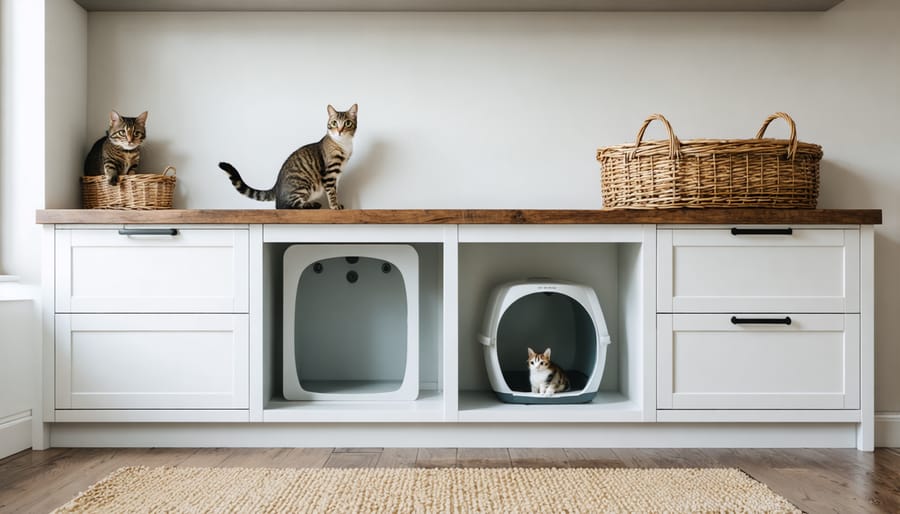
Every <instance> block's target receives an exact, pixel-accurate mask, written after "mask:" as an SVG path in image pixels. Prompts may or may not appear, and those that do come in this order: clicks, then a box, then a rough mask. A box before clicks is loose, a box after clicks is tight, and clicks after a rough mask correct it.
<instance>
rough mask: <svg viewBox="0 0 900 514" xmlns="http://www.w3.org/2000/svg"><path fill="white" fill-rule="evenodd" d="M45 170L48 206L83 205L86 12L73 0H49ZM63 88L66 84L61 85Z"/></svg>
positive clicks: (46, 53)
mask: <svg viewBox="0 0 900 514" xmlns="http://www.w3.org/2000/svg"><path fill="white" fill-rule="evenodd" d="M45 2H46V9H47V10H46V30H47V34H50V35H52V36H49V37H47V40H46V52H45V55H46V64H45V70H46V71H45V73H46V82H47V84H49V85H50V87H48V88H47V90H46V104H45V105H46V113H45V115H46V137H45V140H46V161H45V162H46V170H47V180H46V187H45V188H44V202H45V203H44V205H45V206H46V208H48V209H61V208H67V207H74V206H80V205H81V189H80V177H81V172H82V163H83V162H84V155H85V154H84V153H83V149H82V144H81V143H82V142H81V137H82V136H83V134H84V131H85V125H86V121H85V120H86V112H85V111H86V110H87V12H85V10H84V9H82V8H81V7H79V6H78V5H77V4H76V3H75V2H73V1H72V0H45ZM60 86H62V87H60Z"/></svg>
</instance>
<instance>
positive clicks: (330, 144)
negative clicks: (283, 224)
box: [219, 104, 357, 209]
mask: <svg viewBox="0 0 900 514" xmlns="http://www.w3.org/2000/svg"><path fill="white" fill-rule="evenodd" d="M356 111H357V107H356V104H353V105H352V106H351V107H350V109H349V110H347V111H337V110H335V109H334V107H332V106H330V105H329V106H328V126H327V127H328V128H327V132H326V133H325V136H324V137H322V139H321V140H319V142H317V143H310V144H308V145H306V146H302V147H300V148H299V149H297V150H295V151H294V153H292V154H291V155H290V156H288V158H287V160H286V161H284V164H282V165H281V171H280V172H279V173H278V178H276V179H275V185H274V186H272V187H271V188H270V189H267V190H265V191H263V190H260V189H255V188H252V187H250V186H248V185H247V183H246V182H244V179H242V178H241V175H240V173H238V171H237V170H236V169H235V168H234V166H232V165H231V164H229V163H227V162H220V163H219V167H220V168H222V169H223V170H225V172H226V173H228V176H229V177H230V178H231V184H232V185H233V186H234V188H235V189H237V191H238V193H240V194H242V195H244V196H247V197H249V198H253V199H254V200H260V201H263V202H270V201H272V200H275V208H276V209H318V208H320V207H321V206H322V204H320V203H319V202H316V201H313V200H314V199H316V198H318V197H320V196H321V195H322V194H323V193H324V194H325V197H326V198H327V200H328V206H329V207H330V208H332V209H343V208H344V206H343V205H341V204H340V203H338V196H337V183H338V179H339V178H340V175H341V170H342V169H343V167H344V164H346V163H347V160H348V159H350V154H351V153H352V152H353V135H354V134H356Z"/></svg>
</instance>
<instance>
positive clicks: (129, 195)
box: [81, 166, 175, 210]
mask: <svg viewBox="0 0 900 514" xmlns="http://www.w3.org/2000/svg"><path fill="white" fill-rule="evenodd" d="M170 171H171V172H172V175H171V176H170V175H169V172H170ZM174 192H175V168H174V167H173V166H167V167H166V169H165V170H163V172H162V173H137V174H134V175H121V176H120V177H119V184H118V185H115V186H111V185H109V182H108V181H107V180H106V177H105V176H104V175H95V176H90V177H81V199H82V202H83V203H84V208H85V209H122V210H151V209H171V208H172V195H173V193H174Z"/></svg>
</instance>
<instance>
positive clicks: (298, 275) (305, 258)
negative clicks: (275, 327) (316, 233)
mask: <svg viewBox="0 0 900 514" xmlns="http://www.w3.org/2000/svg"><path fill="white" fill-rule="evenodd" d="M283 336H284V344H283V356H284V359H283V371H284V373H283V386H284V390H283V393H284V398H285V399H286V400H415V399H416V397H417V396H418V395H419V256H418V254H417V253H416V250H415V249H414V248H413V247H412V246H409V245H399V244H391V245H377V244H362V245H349V244H348V245H341V244H335V245H313V244H310V245H307V244H297V245H293V246H290V247H289V248H288V249H287V250H286V251H285V252H284V333H283Z"/></svg>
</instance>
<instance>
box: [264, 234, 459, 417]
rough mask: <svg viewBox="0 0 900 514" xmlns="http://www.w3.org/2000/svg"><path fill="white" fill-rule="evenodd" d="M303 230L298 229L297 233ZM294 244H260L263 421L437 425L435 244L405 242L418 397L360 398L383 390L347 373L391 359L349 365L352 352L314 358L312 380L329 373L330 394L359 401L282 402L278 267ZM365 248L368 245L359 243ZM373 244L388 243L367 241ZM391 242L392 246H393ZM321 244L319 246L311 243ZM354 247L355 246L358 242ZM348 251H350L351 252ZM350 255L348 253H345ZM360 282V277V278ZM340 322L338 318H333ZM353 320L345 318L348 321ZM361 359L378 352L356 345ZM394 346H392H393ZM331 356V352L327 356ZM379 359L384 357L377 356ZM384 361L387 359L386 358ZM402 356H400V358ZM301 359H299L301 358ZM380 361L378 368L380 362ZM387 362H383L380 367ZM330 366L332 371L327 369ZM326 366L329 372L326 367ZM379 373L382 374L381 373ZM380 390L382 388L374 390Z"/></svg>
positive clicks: (439, 262) (438, 269)
mask: <svg viewBox="0 0 900 514" xmlns="http://www.w3.org/2000/svg"><path fill="white" fill-rule="evenodd" d="M301 230H302V229H301ZM297 244H308V243H287V242H269V243H265V244H264V245H263V260H264V265H263V268H264V270H265V271H264V274H263V295H264V298H263V318H264V323H263V326H264V327H265V328H264V333H263V373H262V378H263V384H262V385H263V420H264V421H270V422H299V421H303V422H342V421H343V422H378V421H384V422H423V421H442V420H443V414H444V399H443V393H442V385H441V368H440V364H441V362H440V356H441V316H442V308H443V299H442V287H441V282H442V269H443V253H442V245H441V244H440V243H417V242H408V243H404V244H408V245H410V246H412V247H413V248H414V249H415V251H416V253H417V254H418V260H419V327H418V328H419V340H418V341H417V344H418V345H419V347H418V354H419V369H418V374H419V383H418V390H419V391H418V396H417V397H416V399H414V400H391V399H386V400H382V399H372V400H369V399H364V397H365V396H366V395H367V394H372V395H373V396H377V395H378V393H380V392H383V391H382V389H383V384H381V383H380V382H378V381H377V380H367V381H366V380H364V381H361V382H358V383H354V381H353V380H352V376H351V375H352V374H354V373H356V371H355V370H359V369H362V368H360V366H365V365H369V364H370V363H371V362H374V363H375V365H376V366H382V367H384V366H389V367H390V366H391V365H390V362H391V360H390V359H389V358H388V359H384V358H378V359H369V358H367V357H365V356H361V358H362V359H364V360H365V361H366V362H357V361H354V353H355V352H354V351H353V350H352V349H349V350H348V351H345V352H338V354H339V355H340V359H334V358H331V359H324V360H323V359H321V358H320V359H319V360H318V364H317V366H318V369H317V370H316V374H317V376H329V375H334V377H335V378H336V379H338V381H337V382H336V384H338V385H337V386H336V387H337V389H334V391H335V392H343V393H349V394H351V395H358V396H360V397H361V399H349V400H348V399H335V400H331V399H310V400H287V399H285V395H284V389H283V384H284V380H283V355H284V353H283V346H282V344H283V333H282V332H283V329H282V327H283V322H284V309H283V307H284V303H283V302H284V301H283V295H284V287H285V285H284V283H283V282H284V281H283V269H284V268H283V266H284V261H285V252H286V251H287V250H288V248H290V247H292V246H295V245H297ZM362 244H368V243H362ZM371 244H372V245H383V244H387V243H382V242H376V241H372V242H371ZM390 244H397V243H396V242H392V243H390ZM316 246H320V245H316ZM352 246H353V247H356V248H358V247H359V246H360V243H359V242H354V244H353V245H352ZM351 253H352V252H351ZM348 255H349V254H348ZM361 261H362V259H361ZM360 280H362V278H361V279H360ZM336 319H339V316H338V317H337V318H336ZM352 321H353V320H350V319H348V320H347V323H352ZM374 344H377V343H374ZM355 346H356V348H357V350H359V349H360V348H363V349H365V350H366V355H369V356H371V355H372V352H374V353H378V352H379V351H381V350H379V349H377V348H373V349H371V351H370V349H368V348H364V347H363V346H359V344H356V345H355ZM394 346H396V345H394ZM331 353H332V354H333V352H331ZM382 357H384V356H382ZM387 357H389V356H387ZM400 357H403V356H400ZM300 359H301V357H298V360H300ZM379 363H381V364H379ZM385 363H388V364H385ZM329 366H333V369H332V368H328V367H329ZM325 368H328V369H325ZM382 371H383V372H384V373H382ZM395 371H396V370H393V368H391V369H387V368H386V369H384V370H381V369H374V370H371V372H370V373H368V375H369V378H370V379H371V378H372V377H377V376H379V375H383V374H392V373H394V372H395ZM379 388H381V389H379Z"/></svg>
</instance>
